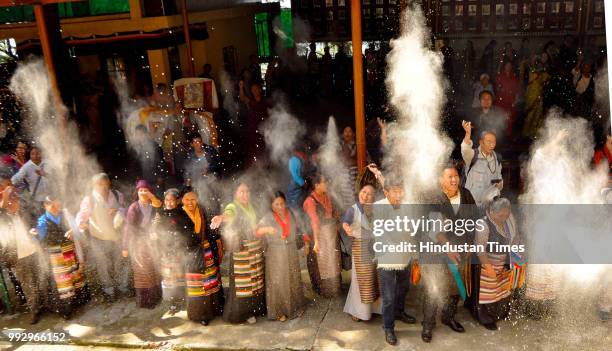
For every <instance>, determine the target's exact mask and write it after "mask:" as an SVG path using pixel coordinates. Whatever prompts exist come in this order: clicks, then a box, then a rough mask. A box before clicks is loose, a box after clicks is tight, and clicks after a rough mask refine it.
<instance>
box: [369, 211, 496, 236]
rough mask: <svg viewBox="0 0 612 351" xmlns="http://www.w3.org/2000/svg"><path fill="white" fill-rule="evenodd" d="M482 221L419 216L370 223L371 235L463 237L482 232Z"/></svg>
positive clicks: (398, 217) (483, 221)
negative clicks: (450, 234) (434, 234)
mask: <svg viewBox="0 0 612 351" xmlns="http://www.w3.org/2000/svg"><path fill="white" fill-rule="evenodd" d="M485 226H486V222H485V220H484V219H482V218H481V219H477V220H473V219H455V220H452V219H448V218H447V219H441V218H438V219H432V218H425V216H421V217H420V218H416V219H415V218H410V217H408V216H404V217H400V216H396V217H395V219H390V218H389V219H375V220H374V221H373V222H372V234H374V236H377V237H378V236H381V235H383V234H385V233H387V232H405V233H408V234H410V236H415V235H416V234H417V233H418V232H426V233H440V232H446V233H449V232H450V233H454V234H455V235H457V236H463V235H464V234H465V233H469V232H472V231H474V230H476V231H482V230H484V229H485Z"/></svg>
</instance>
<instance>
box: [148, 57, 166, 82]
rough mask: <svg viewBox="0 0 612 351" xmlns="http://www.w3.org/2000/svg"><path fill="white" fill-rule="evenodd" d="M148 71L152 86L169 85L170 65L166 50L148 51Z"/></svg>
mask: <svg viewBox="0 0 612 351" xmlns="http://www.w3.org/2000/svg"><path fill="white" fill-rule="evenodd" d="M147 56H148V58H149V67H150V68H149V69H150V71H151V82H152V83H153V86H155V85H156V84H158V83H165V84H170V65H169V62H168V49H159V50H148V51H147Z"/></svg>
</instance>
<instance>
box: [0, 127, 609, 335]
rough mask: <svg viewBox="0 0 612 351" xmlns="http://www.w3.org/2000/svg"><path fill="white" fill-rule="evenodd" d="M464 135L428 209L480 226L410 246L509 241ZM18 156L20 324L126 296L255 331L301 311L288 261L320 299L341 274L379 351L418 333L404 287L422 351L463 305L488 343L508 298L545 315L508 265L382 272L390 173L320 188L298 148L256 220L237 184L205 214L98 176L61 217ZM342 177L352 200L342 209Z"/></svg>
mask: <svg viewBox="0 0 612 351" xmlns="http://www.w3.org/2000/svg"><path fill="white" fill-rule="evenodd" d="M383 128H384V125H383ZM463 129H464V131H465V135H464V140H463V141H462V144H461V147H460V148H461V154H462V157H463V164H464V165H465V166H464V167H463V171H462V173H460V168H458V167H457V165H456V164H454V163H449V164H447V165H444V166H443V167H441V169H442V170H441V173H440V174H439V175H438V182H439V186H438V188H437V190H435V191H433V192H432V193H430V194H427V197H428V199H429V201H428V203H430V204H431V206H433V210H432V212H436V213H441V214H442V215H443V216H444V217H445V218H451V219H470V218H471V219H477V218H482V219H484V221H485V223H486V225H485V226H484V227H483V228H481V229H480V230H475V231H474V232H472V233H470V234H469V235H463V236H457V235H454V234H453V233H452V232H439V233H426V232H423V233H420V235H421V236H420V237H416V238H415V239H414V240H417V241H418V240H424V241H430V242H434V243H441V244H442V243H447V242H450V243H470V244H474V243H477V244H478V243H479V244H481V245H485V244H487V243H499V244H516V243H520V242H521V236H520V233H519V232H518V226H517V223H516V219H515V217H514V216H513V214H512V213H513V211H512V205H511V203H510V201H509V200H508V199H506V198H504V197H502V196H500V195H501V191H502V189H503V180H502V178H501V167H502V165H501V163H500V160H499V159H498V156H497V153H496V151H495V148H496V134H495V132H494V131H485V132H482V133H481V135H480V136H479V137H478V139H476V138H473V137H472V126H471V123H470V122H468V121H463ZM611 140H612V138H608V142H607V144H606V146H605V147H604V148H603V149H602V150H598V151H597V152H596V156H595V159H596V160H598V162H599V161H602V162H605V161H603V160H604V159H605V157H609V155H610V154H612V152H611V149H612V147H610V144H612V141H611ZM476 142H477V143H478V144H479V145H478V146H477V147H474V144H475V143H476ZM339 146H340V147H341V150H342V154H343V162H344V160H347V161H350V160H354V157H355V144H354V134H353V133H352V130H351V129H350V127H347V128H346V129H344V130H343V132H342V140H341V145H339ZM27 147H28V146H27V144H26V143H23V142H20V143H18V144H17V146H16V149H15V153H14V154H12V155H9V156H6V157H5V158H4V162H5V167H4V169H3V172H2V179H1V185H2V188H1V189H0V191H1V192H0V194H1V202H0V208H1V216H2V218H1V220H2V225H3V228H5V230H6V231H5V234H4V235H5V237H4V238H3V239H4V240H3V242H2V243H3V247H2V249H3V252H2V258H3V260H2V265H3V268H5V269H8V270H9V271H10V272H12V273H14V274H12V275H9V276H10V277H12V279H13V280H14V282H13V284H12V286H14V287H15V289H16V290H17V291H18V296H19V298H20V303H23V304H24V305H27V309H28V310H29V312H30V313H31V322H32V323H37V322H38V321H39V319H40V317H41V316H42V314H43V311H45V310H47V311H52V312H57V313H59V314H60V315H61V316H63V317H64V318H66V319H69V318H71V316H72V314H73V313H74V311H75V309H78V308H86V307H83V306H86V304H87V302H88V301H89V300H90V299H91V297H92V296H94V297H101V298H102V299H103V300H104V301H105V302H109V303H110V302H115V301H117V300H118V299H119V298H126V297H134V296H135V298H136V303H137V305H138V306H139V307H142V308H155V307H156V306H158V305H159V303H160V301H162V300H165V301H168V303H169V305H170V310H171V311H177V310H179V309H181V308H184V309H186V310H187V316H188V318H189V319H190V320H193V321H196V322H199V323H201V324H203V325H207V324H208V323H209V322H210V321H211V320H212V319H214V318H215V317H217V316H222V317H223V319H224V320H225V321H226V322H228V323H243V322H249V323H255V322H256V318H257V317H259V316H267V318H268V319H271V320H280V321H285V320H287V319H292V318H298V317H300V316H301V315H302V314H303V312H304V309H305V308H306V306H307V300H306V298H305V295H304V291H305V282H303V281H302V279H301V274H300V272H301V268H300V252H303V255H304V256H305V257H306V266H307V270H308V273H309V277H310V286H311V287H312V290H313V291H314V292H315V293H316V294H317V295H320V296H322V297H326V298H332V297H337V296H340V295H341V294H342V293H343V290H342V285H341V282H342V277H341V272H342V270H343V269H351V270H352V272H351V281H350V287H349V291H348V295H347V297H346V304H345V307H344V311H345V312H346V313H347V314H349V315H350V316H351V317H352V319H353V320H354V321H356V322H359V321H367V320H370V319H371V318H372V315H373V314H381V315H382V317H383V329H384V331H385V340H386V342H388V343H389V344H391V345H395V344H396V343H397V337H396V335H395V333H394V326H395V321H396V320H399V321H402V322H404V323H411V324H413V323H416V318H415V317H414V316H412V315H410V314H408V313H406V311H405V302H406V297H407V293H408V290H409V287H410V286H411V285H415V284H423V286H424V291H425V298H424V300H423V305H422V308H423V321H422V334H421V337H422V339H423V341H425V342H430V341H431V340H432V337H433V330H434V329H435V325H436V318H437V311H438V309H439V308H441V311H442V312H441V320H442V324H444V325H446V326H448V327H449V328H451V329H452V330H454V331H455V332H459V333H462V332H465V328H464V327H463V325H462V324H461V323H460V322H459V321H458V320H456V319H455V315H456V312H457V307H458V305H459V302H460V301H462V300H463V302H464V305H465V306H466V307H467V308H468V309H469V310H470V311H471V312H472V314H473V316H474V318H475V319H476V320H477V321H478V322H480V323H481V324H482V325H483V326H484V327H485V328H487V329H490V330H496V329H497V325H496V323H497V321H499V320H501V319H504V318H506V317H507V316H508V312H509V309H510V306H511V305H512V304H513V302H515V301H516V300H517V299H519V300H527V301H529V304H527V303H525V304H524V305H529V306H539V304H550V299H551V297H550V296H544V297H543V295H541V294H540V295H538V294H535V295H532V296H530V295H529V294H528V293H527V294H524V295H523V294H519V293H518V292H517V291H523V290H524V286H523V285H524V283H525V265H524V263H521V261H520V260H517V259H516V258H515V257H513V255H512V254H511V253H506V254H502V253H498V252H485V253H481V254H477V255H473V256H470V255H468V254H460V253H456V252H451V253H448V254H438V256H440V255H442V256H444V257H443V262H447V264H437V263H436V262H437V261H436V260H439V259H440V257H437V258H436V257H434V256H436V255H435V254H434V255H428V254H423V253H421V254H419V253H406V254H403V255H401V256H399V261H393V262H391V261H388V260H387V261H386V260H385V258H384V257H383V258H379V257H377V256H376V254H375V252H374V251H373V245H372V244H373V241H374V236H373V235H372V221H373V220H374V218H380V216H381V214H380V213H377V211H380V207H381V206H383V207H384V206H390V207H389V209H390V213H386V214H384V216H388V218H393V217H394V216H395V213H396V212H394V211H396V210H397V207H396V206H398V205H400V204H402V203H403V202H404V201H405V194H404V191H405V187H404V185H405V181H407V180H404V179H403V178H402V175H401V173H400V172H401V169H399V168H394V167H389V168H387V169H385V170H384V172H383V171H382V170H381V169H379V167H377V166H376V164H374V163H371V164H369V165H368V167H366V168H365V169H364V170H363V171H362V172H357V169H356V167H355V164H354V162H352V163H351V162H347V167H346V170H347V174H346V177H345V178H343V177H341V176H339V175H334V176H333V178H334V181H330V177H331V175H329V174H324V173H321V171H322V169H321V167H320V165H318V160H317V156H316V153H312V151H311V150H312V147H311V146H310V147H309V145H308V144H307V143H306V145H305V146H304V147H298V148H296V151H295V152H294V154H293V156H292V157H291V158H290V159H289V161H288V163H287V168H286V172H287V173H288V174H289V175H290V182H289V184H288V185H287V190H286V193H287V195H285V192H284V191H282V190H281V189H280V188H279V190H276V191H274V192H273V193H270V194H257V197H256V199H258V200H261V199H265V201H266V203H265V205H264V206H256V205H254V204H253V196H252V195H251V186H250V184H249V181H248V180H245V181H236V182H235V183H234V188H233V197H232V199H231V200H230V201H227V202H224V203H220V202H218V203H216V205H217V206H218V207H215V206H205V205H203V204H204V203H205V202H206V203H211V201H204V199H202V198H201V197H202V196H209V194H198V192H197V190H195V189H194V188H193V187H191V186H189V185H183V186H182V187H181V188H180V189H177V188H169V189H165V191H164V192H163V194H161V196H160V195H158V194H157V193H158V191H157V190H156V189H155V188H154V187H153V186H152V185H151V184H150V183H149V182H148V181H146V180H144V179H141V180H139V181H138V182H137V184H136V186H135V188H134V193H133V200H132V201H133V202H131V203H130V200H129V198H128V197H126V196H124V195H123V194H122V193H121V192H120V191H118V190H117V189H115V188H114V187H113V185H112V182H111V179H110V178H109V177H108V175H106V174H105V173H100V174H96V175H95V176H94V177H92V179H91V183H90V189H89V190H88V193H87V195H86V196H85V197H84V198H83V199H82V202H81V204H80V206H79V211H78V213H77V214H76V216H74V218H72V217H71V216H70V214H69V213H68V212H66V211H65V210H64V209H63V208H64V206H63V204H62V203H61V201H60V196H59V194H56V193H54V191H53V189H51V188H50V187H49V184H48V182H47V179H46V178H47V177H48V174H47V173H45V169H46V168H47V167H45V166H46V163H45V161H44V158H43V157H42V154H41V151H40V149H39V148H38V147H32V148H31V149H30V152H29V159H28V158H27V157H26V156H25V155H27V151H26V150H27ZM608 162H609V159H608ZM339 179H342V181H338V180H339ZM346 179H348V182H349V184H350V186H352V187H353V189H352V190H349V195H348V200H346V201H343V200H344V199H343V195H345V194H344V193H343V191H344V190H343V187H344V184H343V182H345V181H346ZM215 201H217V200H215ZM212 202H214V201H212ZM259 205H261V204H259ZM216 208H222V210H216ZM397 213H398V214H399V212H397ZM6 233H8V238H7V237H6ZM387 234H388V233H387ZM391 235H392V234H391ZM347 239H348V240H347ZM177 253H180V254H177ZM396 258H397V257H396ZM128 262H129V264H128ZM224 262H225V264H227V265H228V276H227V279H228V282H229V284H228V286H226V287H225V289H224V287H223V284H222V279H221V270H220V266H221V264H223V263H224ZM528 269H529V268H527V270H528ZM526 284H527V286H529V284H530V281H529V280H527V282H526ZM534 284H535V283H534ZM527 291H529V290H527ZM553 295H554V292H553ZM609 302H610V301H603V302H602V305H601V311H600V313H601V318H602V319H608V318H609V313H610V307H612V306H611V305H610V303H609ZM545 311H546V309H545V308H535V307H534V308H530V309H529V310H526V311H525V314H527V315H529V316H531V317H533V318H536V319H537V318H541V317H542V314H544V313H545Z"/></svg>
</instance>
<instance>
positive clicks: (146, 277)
mask: <svg viewBox="0 0 612 351" xmlns="http://www.w3.org/2000/svg"><path fill="white" fill-rule="evenodd" d="M136 194H137V198H138V199H137V200H136V201H134V202H133V203H132V204H131V205H130V207H129V208H128V210H127V217H126V220H125V222H126V223H125V228H124V232H123V251H122V255H123V257H128V255H129V257H130V259H131V262H132V270H133V272H134V289H135V290H136V303H137V304H138V306H139V307H142V308H154V307H155V306H156V305H157V303H158V302H159V300H160V299H161V288H160V277H159V270H158V267H157V266H156V262H155V256H156V252H155V250H154V245H153V239H154V238H152V237H151V234H152V233H153V230H152V227H153V218H155V214H156V213H157V209H158V208H159V207H161V205H162V203H161V201H160V200H159V199H158V198H157V197H155V195H153V188H152V187H151V186H150V185H149V183H148V182H147V181H146V180H140V181H138V183H137V184H136Z"/></svg>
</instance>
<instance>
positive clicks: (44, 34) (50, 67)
mask: <svg viewBox="0 0 612 351" xmlns="http://www.w3.org/2000/svg"><path fill="white" fill-rule="evenodd" d="M34 16H35V17H36V27H38V37H39V39H40V46H41V48H42V51H43V56H44V58H45V64H46V65H47V73H48V74H49V83H50V84H51V93H52V94H53V103H54V104H55V110H56V112H57V113H58V114H59V115H58V117H59V118H61V119H62V121H63V118H64V116H63V113H61V111H62V108H61V106H62V97H61V93H60V89H59V84H58V81H57V74H56V66H55V60H54V57H53V49H52V47H51V37H50V36H49V26H48V23H47V18H46V17H45V8H44V5H34Z"/></svg>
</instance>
